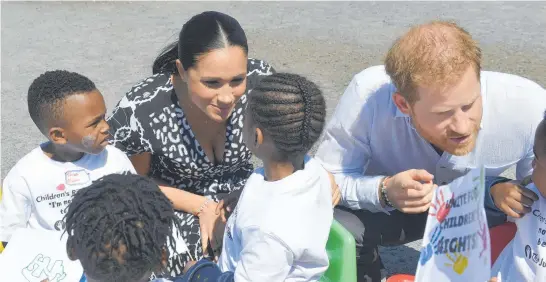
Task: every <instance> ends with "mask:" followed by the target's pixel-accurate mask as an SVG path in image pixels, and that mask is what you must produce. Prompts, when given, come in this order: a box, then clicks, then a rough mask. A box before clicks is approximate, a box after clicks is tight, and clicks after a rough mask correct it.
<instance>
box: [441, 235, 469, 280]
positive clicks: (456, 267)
mask: <svg viewBox="0 0 546 282" xmlns="http://www.w3.org/2000/svg"><path fill="white" fill-rule="evenodd" d="M458 247H459V243H457V248H458ZM453 254H454V255H455V257H452V256H451V255H449V253H446V257H447V258H448V259H449V260H450V261H451V263H445V266H448V267H451V268H453V271H455V273H457V274H459V275H461V274H463V273H464V271H465V270H466V268H467V267H468V258H467V257H466V256H464V255H463V254H461V253H460V252H454V253H453Z"/></svg>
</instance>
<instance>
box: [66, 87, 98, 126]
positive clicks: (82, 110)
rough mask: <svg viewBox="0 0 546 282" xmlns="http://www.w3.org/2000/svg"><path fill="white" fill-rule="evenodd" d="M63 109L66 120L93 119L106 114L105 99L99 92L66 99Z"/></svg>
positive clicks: (75, 95)
mask: <svg viewBox="0 0 546 282" xmlns="http://www.w3.org/2000/svg"><path fill="white" fill-rule="evenodd" d="M61 107H62V112H63V113H64V115H63V117H64V118H65V119H73V118H76V117H78V118H83V119H85V118H93V117H95V116H97V115H102V114H104V113H105V112H106V105H105V103H104V98H103V97H102V94H101V93H100V92H98V91H92V92H86V93H76V94H73V95H70V96H68V97H66V98H65V100H64V101H63V103H62V105H61Z"/></svg>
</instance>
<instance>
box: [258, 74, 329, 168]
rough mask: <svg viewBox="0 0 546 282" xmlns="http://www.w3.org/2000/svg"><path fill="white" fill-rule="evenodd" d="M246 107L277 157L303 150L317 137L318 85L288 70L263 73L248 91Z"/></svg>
mask: <svg viewBox="0 0 546 282" xmlns="http://www.w3.org/2000/svg"><path fill="white" fill-rule="evenodd" d="M248 96H249V97H248V98H249V100H248V105H247V111H250V112H249V113H250V114H251V117H252V120H253V121H254V122H255V123H257V125H258V127H259V128H260V129H262V130H263V131H264V132H265V133H266V134H268V135H269V136H270V137H271V138H272V139H273V141H274V143H275V146H276V148H277V149H278V150H279V153H281V156H279V161H286V160H287V159H288V158H289V157H290V156H293V155H298V156H299V155H302V154H306V153H307V152H308V151H309V150H310V149H311V147H312V146H313V144H314V143H315V142H316V141H317V140H318V139H319V138H320V135H321V133H322V130H323V128H324V122H325V119H326V103H325V101H324V97H323V96H322V92H321V91H320V89H319V88H318V86H317V85H316V84H315V83H313V82H311V81H309V80H308V79H307V78H305V77H303V76H300V75H297V74H291V73H276V74H273V75H270V76H266V77H264V78H263V79H262V80H261V81H260V83H259V84H258V85H257V86H256V87H255V88H254V89H252V91H251V93H250V94H249V95H248Z"/></svg>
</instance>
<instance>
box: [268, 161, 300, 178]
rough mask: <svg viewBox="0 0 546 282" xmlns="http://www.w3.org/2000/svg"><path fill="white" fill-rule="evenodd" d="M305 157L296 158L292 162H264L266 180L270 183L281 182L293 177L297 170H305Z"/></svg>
mask: <svg viewBox="0 0 546 282" xmlns="http://www.w3.org/2000/svg"><path fill="white" fill-rule="evenodd" d="M303 167H304V157H303V156H302V157H299V158H296V159H295V160H294V161H292V162H290V161H288V162H275V161H269V162H267V161H264V174H265V179H266V180H267V181H270V182H274V181H279V180H281V179H283V178H285V177H287V176H290V175H292V173H294V172H295V171H297V170H300V169H303Z"/></svg>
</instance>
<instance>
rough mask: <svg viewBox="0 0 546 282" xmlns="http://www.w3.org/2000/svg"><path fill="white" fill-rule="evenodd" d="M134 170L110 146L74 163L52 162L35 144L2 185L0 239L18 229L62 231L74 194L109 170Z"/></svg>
mask: <svg viewBox="0 0 546 282" xmlns="http://www.w3.org/2000/svg"><path fill="white" fill-rule="evenodd" d="M126 172H129V173H134V174H136V171H135V169H134V168H133V165H132V163H131V161H130V160H129V158H128V157H127V156H126V155H125V154H124V153H123V152H122V151H120V150H119V149H117V148H115V147H113V146H110V145H108V146H106V148H105V149H104V150H103V151H102V152H101V153H100V154H97V155H90V154H85V155H84V156H83V157H82V158H81V159H79V160H77V161H75V162H58V161H54V160H52V159H51V158H49V157H48V156H46V155H45V154H44V152H43V151H42V149H41V147H40V146H39V147H37V148H35V149H34V150H32V151H31V152H30V153H28V154H27V155H25V156H24V157H23V158H22V159H20V160H19V161H18V162H17V163H16V164H15V166H14V167H13V168H12V169H11V170H10V172H9V173H8V175H7V176H6V178H5V179H4V182H3V185H2V200H1V201H0V241H4V242H8V241H9V239H10V237H11V235H12V233H13V232H14V231H15V230H16V229H18V228H33V229H46V230H57V231H64V229H65V223H64V221H63V217H64V215H65V213H66V211H67V207H68V204H69V203H70V202H71V200H72V197H73V196H74V194H75V193H76V192H77V191H78V190H79V189H81V188H84V187H87V186H88V185H90V184H91V182H92V181H94V180H97V179H99V178H101V177H102V176H105V175H108V174H113V173H126Z"/></svg>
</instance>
